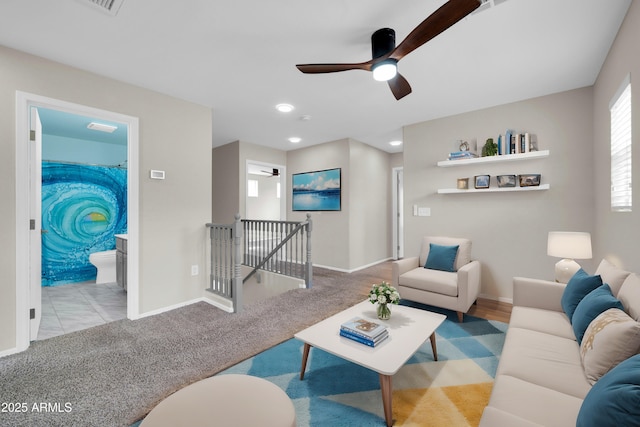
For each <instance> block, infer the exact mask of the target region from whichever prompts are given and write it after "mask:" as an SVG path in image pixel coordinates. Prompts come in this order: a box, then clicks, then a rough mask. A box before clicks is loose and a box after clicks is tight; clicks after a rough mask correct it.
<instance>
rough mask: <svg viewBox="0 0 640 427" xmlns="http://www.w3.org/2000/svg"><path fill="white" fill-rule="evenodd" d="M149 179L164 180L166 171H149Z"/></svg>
mask: <svg viewBox="0 0 640 427" xmlns="http://www.w3.org/2000/svg"><path fill="white" fill-rule="evenodd" d="M149 177H150V178H151V179H164V171H156V170H153V169H151V170H150V171H149Z"/></svg>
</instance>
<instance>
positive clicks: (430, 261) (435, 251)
mask: <svg viewBox="0 0 640 427" xmlns="http://www.w3.org/2000/svg"><path fill="white" fill-rule="evenodd" d="M459 247H460V246H459V245H454V246H444V245H436V244H435V243H429V255H428V256H427V262H426V263H425V264H424V268H428V269H430V270H441V271H448V272H451V273H453V272H454V271H456V270H455V263H456V256H457V255H458V248H459Z"/></svg>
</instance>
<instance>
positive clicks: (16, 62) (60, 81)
mask: <svg viewBox="0 0 640 427" xmlns="http://www.w3.org/2000/svg"><path fill="white" fill-rule="evenodd" d="M0 69H2V78H1V79H0V147H1V149H2V153H3V154H2V156H0V198H1V199H2V200H3V203H2V204H0V218H2V221H1V222H0V241H2V243H3V245H2V247H3V248H4V251H3V254H2V256H1V257H0V277H2V280H1V281H0V295H1V297H0V351H3V350H10V349H12V348H14V347H15V345H16V336H15V328H16V311H15V308H16V307H15V304H16V299H15V298H16V295H15V286H16V284H15V278H16V255H15V249H14V248H15V247H16V236H15V221H16V213H15V212H16V203H15V200H16V194H15V185H16V179H15V174H16V165H15V156H16V152H15V144H16V135H15V123H16V111H15V109H16V91H17V90H19V91H24V92H29V93H33V94H37V95H41V96H46V97H50V98H55V99H60V100H63V101H67V102H73V103H77V104H81V105H86V106H90V107H94V108H99V109H104V110H108V111H113V112H117V113H121V114H126V115H130V116H134V117H138V118H139V120H140V122H139V123H140V151H139V157H140V168H139V171H140V212H139V222H140V242H139V243H140V265H139V270H140V278H139V279H140V303H139V304H140V306H139V310H140V313H142V314H144V313H146V312H149V311H153V310H156V309H160V308H163V307H167V306H171V305H174V304H179V303H182V302H185V301H188V300H191V299H194V298H199V297H201V296H202V293H203V291H202V290H203V289H204V288H205V287H206V279H205V277H204V275H202V274H201V275H199V276H195V277H191V275H190V271H191V269H190V266H191V265H192V264H199V265H200V266H204V253H205V252H204V243H205V233H204V224H205V223H206V222H209V221H210V218H211V161H210V153H211V122H212V118H211V110H210V109H208V108H205V107H202V106H198V105H195V104H192V103H188V102H185V101H181V100H178V99H175V98H171V97H169V96H165V95H161V94H158V93H155V92H151V91H148V90H145V89H141V88H139V87H135V86H131V85H127V84H124V83H120V82H117V81H115V80H111V79H107V78H104V77H101V76H98V75H95V74H91V73H87V72H85V71H81V70H78V69H75V68H71V67H67V66H64V65H61V64H58V63H54V62H51V61H48V60H45V59H42V58H38V57H35V56H32V55H28V54H24V53H21V52H17V51H14V50H11V49H7V48H4V47H0ZM150 169H161V170H165V171H166V173H167V175H166V176H167V179H166V180H164V181H153V180H150V179H149V177H148V175H149V170H150ZM26 196H27V195H18V197H26ZM23 285H24V286H28V284H26V283H25V284H23Z"/></svg>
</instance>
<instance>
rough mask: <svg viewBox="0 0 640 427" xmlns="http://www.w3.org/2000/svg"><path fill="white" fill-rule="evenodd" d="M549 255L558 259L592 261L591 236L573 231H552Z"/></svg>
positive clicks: (548, 241) (548, 248)
mask: <svg viewBox="0 0 640 427" xmlns="http://www.w3.org/2000/svg"><path fill="white" fill-rule="evenodd" d="M547 255H549V256H553V257H558V258H571V259H590V258H591V257H592V256H593V255H592V254H591V234H589V233H584V232H573V231H550V232H549V238H548V240H547Z"/></svg>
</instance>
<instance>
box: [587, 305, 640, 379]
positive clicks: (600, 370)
mask: <svg viewBox="0 0 640 427" xmlns="http://www.w3.org/2000/svg"><path fill="white" fill-rule="evenodd" d="M638 350H640V323H638V322H636V321H635V320H633V319H632V318H631V317H629V315H628V314H627V313H625V312H624V311H622V310H620V309H617V308H611V309H609V310H607V311H605V312H603V313H600V315H598V317H596V318H595V319H593V321H592V322H591V323H590V324H589V327H588V328H587V330H586V332H585V333H584V338H583V339H582V344H581V345H580V356H581V357H582V364H583V366H584V371H585V374H586V375H587V379H588V380H589V382H590V383H591V384H593V383H595V382H596V381H598V379H599V378H600V377H601V376H603V375H604V374H606V373H607V372H609V371H610V370H611V369H612V368H613V367H615V366H616V365H617V364H618V363H620V362H622V361H623V360H625V359H628V358H629V357H631V356H633V355H634V354H636V353H638Z"/></svg>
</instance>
